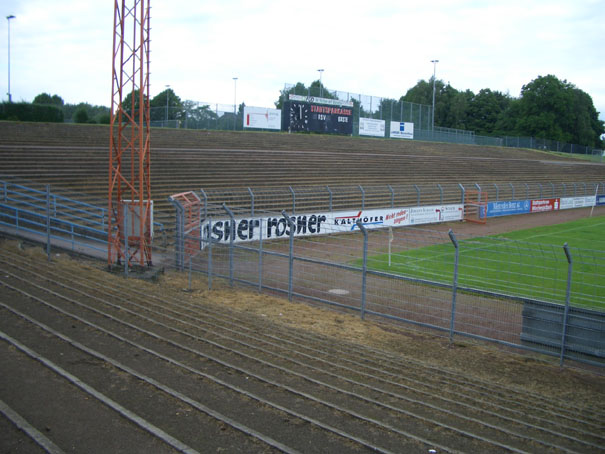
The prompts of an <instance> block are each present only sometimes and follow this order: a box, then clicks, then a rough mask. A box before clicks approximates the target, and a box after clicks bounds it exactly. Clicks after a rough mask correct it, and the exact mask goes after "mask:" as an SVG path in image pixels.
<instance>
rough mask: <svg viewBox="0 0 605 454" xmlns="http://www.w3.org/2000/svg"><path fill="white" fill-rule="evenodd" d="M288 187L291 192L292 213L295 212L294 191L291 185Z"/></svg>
mask: <svg viewBox="0 0 605 454" xmlns="http://www.w3.org/2000/svg"><path fill="white" fill-rule="evenodd" d="M288 188H290V192H291V193H292V214H296V193H295V192H294V189H292V186H288Z"/></svg>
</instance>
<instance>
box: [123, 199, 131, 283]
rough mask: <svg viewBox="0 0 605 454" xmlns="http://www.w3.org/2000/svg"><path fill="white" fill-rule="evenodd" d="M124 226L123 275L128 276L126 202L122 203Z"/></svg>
mask: <svg viewBox="0 0 605 454" xmlns="http://www.w3.org/2000/svg"><path fill="white" fill-rule="evenodd" d="M123 208H124V216H123V222H124V226H123V228H122V232H123V233H124V276H126V277H128V262H129V261H130V257H129V253H128V204H126V203H125V204H124V207H123Z"/></svg>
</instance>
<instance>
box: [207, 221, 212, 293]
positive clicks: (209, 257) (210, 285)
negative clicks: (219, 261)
mask: <svg viewBox="0 0 605 454" xmlns="http://www.w3.org/2000/svg"><path fill="white" fill-rule="evenodd" d="M208 290H212V218H209V219H208Z"/></svg>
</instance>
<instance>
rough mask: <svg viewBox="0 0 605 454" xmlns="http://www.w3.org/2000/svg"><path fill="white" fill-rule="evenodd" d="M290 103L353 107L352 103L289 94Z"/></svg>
mask: <svg viewBox="0 0 605 454" xmlns="http://www.w3.org/2000/svg"><path fill="white" fill-rule="evenodd" d="M288 99H289V100H290V101H303V102H309V103H315V104H327V105H330V106H347V107H353V106H354V104H353V101H342V100H340V99H330V98H320V97H319V96H301V95H294V94H292V93H290V95H288Z"/></svg>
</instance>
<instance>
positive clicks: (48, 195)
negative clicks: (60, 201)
mask: <svg viewBox="0 0 605 454" xmlns="http://www.w3.org/2000/svg"><path fill="white" fill-rule="evenodd" d="M46 255H47V257H48V261H49V262H50V184H47V185H46Z"/></svg>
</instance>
